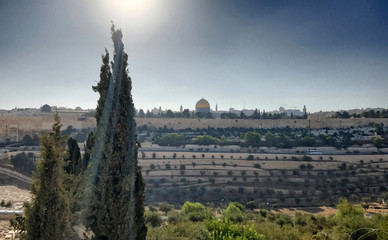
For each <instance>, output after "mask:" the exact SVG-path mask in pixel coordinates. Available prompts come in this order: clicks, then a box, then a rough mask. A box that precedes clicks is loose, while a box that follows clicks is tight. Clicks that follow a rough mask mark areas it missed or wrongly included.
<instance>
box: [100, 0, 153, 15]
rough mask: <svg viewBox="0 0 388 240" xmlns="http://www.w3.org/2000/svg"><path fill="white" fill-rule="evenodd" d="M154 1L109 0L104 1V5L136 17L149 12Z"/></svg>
mask: <svg viewBox="0 0 388 240" xmlns="http://www.w3.org/2000/svg"><path fill="white" fill-rule="evenodd" d="M155 2H156V1H153V0H109V1H106V5H107V6H110V8H111V10H113V11H115V12H119V13H120V14H128V15H131V16H137V17H138V16H142V15H147V14H149V13H151V12H152V9H153V8H154V5H155Z"/></svg>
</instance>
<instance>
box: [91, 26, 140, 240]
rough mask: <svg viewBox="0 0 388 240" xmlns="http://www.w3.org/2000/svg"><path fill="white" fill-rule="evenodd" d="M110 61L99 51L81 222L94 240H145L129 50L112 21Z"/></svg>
mask: <svg viewBox="0 0 388 240" xmlns="http://www.w3.org/2000/svg"><path fill="white" fill-rule="evenodd" d="M111 31H112V40H113V43H114V50H115V51H114V62H113V63H112V66H109V65H108V63H109V54H108V52H107V51H106V52H105V55H104V56H103V65H102V67H101V72H100V82H99V83H98V85H97V86H95V87H93V90H95V91H97V92H99V94H100V99H99V101H98V105H97V111H96V120H97V130H96V134H95V135H94V137H93V138H94V139H93V142H94V144H93V150H92V156H91V161H92V164H91V167H90V169H89V171H90V173H89V174H90V175H89V176H90V178H89V181H90V185H91V186H92V187H91V188H90V194H91V196H90V197H89V201H90V203H89V204H88V205H89V211H88V213H87V216H86V226H87V227H89V228H90V229H91V230H92V231H93V233H94V239H99V240H100V239H101V240H108V239H109V240H116V239H117V240H121V239H126V240H127V239H139V240H140V239H145V236H146V231H147V229H146V227H145V222H144V216H143V215H144V199H145V187H144V186H145V184H144V181H143V178H142V175H141V169H140V167H139V166H138V164H137V145H136V123H135V121H134V114H135V111H134V105H133V100H132V95H131V89H132V82H131V78H130V77H129V76H128V70H127V66H128V63H127V61H128V55H127V54H126V53H125V52H124V50H123V48H124V46H123V43H122V36H123V35H122V33H121V31H120V30H115V28H114V25H113V26H112V29H111Z"/></svg>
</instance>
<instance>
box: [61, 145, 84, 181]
mask: <svg viewBox="0 0 388 240" xmlns="http://www.w3.org/2000/svg"><path fill="white" fill-rule="evenodd" d="M67 148H68V156H67V159H66V166H65V171H66V173H68V174H74V175H79V174H80V173H81V172H82V162H81V152H80V149H79V147H78V143H77V141H76V140H75V139H74V138H69V139H68V140H67Z"/></svg>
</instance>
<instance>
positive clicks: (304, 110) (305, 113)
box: [303, 105, 307, 115]
mask: <svg viewBox="0 0 388 240" xmlns="http://www.w3.org/2000/svg"><path fill="white" fill-rule="evenodd" d="M303 114H304V115H307V109H306V105H304V106H303Z"/></svg>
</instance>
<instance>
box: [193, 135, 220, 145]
mask: <svg viewBox="0 0 388 240" xmlns="http://www.w3.org/2000/svg"><path fill="white" fill-rule="evenodd" d="M192 141H193V143H195V144H198V145H211V144H217V143H219V142H220V141H219V139H218V138H215V137H212V136H209V135H199V136H196V137H195V138H193V139H192Z"/></svg>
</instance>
